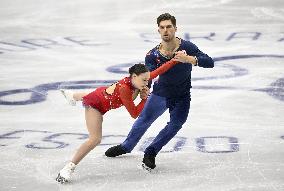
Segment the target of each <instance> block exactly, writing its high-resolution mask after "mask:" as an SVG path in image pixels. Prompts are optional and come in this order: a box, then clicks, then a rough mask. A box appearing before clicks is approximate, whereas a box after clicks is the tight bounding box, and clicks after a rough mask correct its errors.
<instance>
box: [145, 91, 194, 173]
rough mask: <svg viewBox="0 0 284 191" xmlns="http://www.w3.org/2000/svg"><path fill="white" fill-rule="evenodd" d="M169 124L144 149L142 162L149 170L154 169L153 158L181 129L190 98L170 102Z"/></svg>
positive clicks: (186, 114) (186, 115)
mask: <svg viewBox="0 0 284 191" xmlns="http://www.w3.org/2000/svg"><path fill="white" fill-rule="evenodd" d="M168 104H169V109H170V122H168V124H167V125H166V127H165V128H164V129H162V130H161V131H160V133H159V134H158V135H157V137H156V138H155V139H154V140H153V142H152V143H151V144H150V145H149V146H148V147H147V148H146V150H145V155H144V159H143V162H144V163H145V164H146V165H147V162H148V165H147V166H149V167H150V168H152V169H153V168H155V167H156V165H155V156H156V155H157V154H158V152H159V151H160V150H161V149H162V147H163V146H165V145H166V144H167V143H168V142H169V141H170V140H171V139H172V138H173V137H174V136H175V135H176V134H177V132H178V131H179V130H180V129H181V128H182V125H183V124H184V123H185V122H186V119H187V117H188V112H189V108H190V97H185V98H181V99H179V100H176V101H170V103H168Z"/></svg>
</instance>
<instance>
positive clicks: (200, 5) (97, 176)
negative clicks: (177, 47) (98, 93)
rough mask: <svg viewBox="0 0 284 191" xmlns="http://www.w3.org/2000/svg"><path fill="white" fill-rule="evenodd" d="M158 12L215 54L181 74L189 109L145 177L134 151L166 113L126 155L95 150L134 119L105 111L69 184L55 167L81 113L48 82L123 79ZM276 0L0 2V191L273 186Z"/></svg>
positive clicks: (72, 140) (280, 101)
mask: <svg viewBox="0 0 284 191" xmlns="http://www.w3.org/2000/svg"><path fill="white" fill-rule="evenodd" d="M164 12H169V13H171V14H173V15H175V16H176V19H177V28H178V32H177V36H179V37H181V38H183V39H186V40H190V41H192V42H193V43H195V44H196V45H197V46H198V47H199V48H200V49H201V50H203V51H204V52H206V53H207V54H209V55H210V56H211V57H212V58H214V60H215V67H214V68H213V69H204V68H198V67H195V68H194V69H193V71H192V85H193V88H192V90H191V92H192V102H191V110H190V115H189V118H188V120H187V122H186V123H185V125H184V126H183V128H182V130H181V131H180V132H179V133H178V135H177V136H176V137H175V138H174V139H173V140H172V141H171V142H170V143H169V144H168V145H167V146H166V147H164V148H163V150H162V152H161V153H160V154H159V155H158V156H157V158H156V163H157V168H156V170H155V172H153V173H151V174H149V173H145V172H143V171H141V170H140V169H138V168H137V166H138V165H139V164H140V163H141V161H142V158H143V152H142V151H143V148H145V145H147V144H149V142H150V141H151V139H152V138H153V137H155V136H156V135H157V134H158V132H159V131H160V130H161V129H162V128H163V127H164V126H165V125H166V123H167V121H168V119H169V116H168V112H166V113H165V114H164V115H163V116H161V117H160V118H159V119H158V120H157V121H156V122H155V123H154V124H153V125H152V126H151V127H150V128H149V130H148V131H147V133H146V134H145V135H144V136H143V138H142V139H141V141H140V142H139V143H138V145H137V146H136V148H135V150H134V151H133V152H132V153H131V154H128V155H125V156H123V157H118V158H114V159H109V158H106V157H104V152H105V151H106V149H107V148H109V147H110V146H112V145H116V144H118V143H121V142H122V141H123V140H124V139H125V137H126V136H127V134H128V132H129V130H130V129H131V126H132V124H133V122H134V120H133V119H131V117H130V115H129V114H128V113H127V111H126V109H125V108H120V109H117V110H113V111H110V112H109V113H107V114H106V115H105V117H104V122H103V136H104V137H103V140H102V143H101V145H99V146H98V147H97V148H95V149H94V150H93V151H92V152H91V153H90V154H89V155H88V156H87V157H86V158H84V160H83V161H82V162H81V163H80V164H79V166H78V168H77V169H76V171H75V175H74V178H73V180H72V181H71V182H70V183H69V184H66V185H60V184H58V183H57V182H55V177H56V176H57V173H58V171H59V170H60V169H61V168H62V167H63V165H65V163H66V162H67V161H68V160H70V159H71V157H72V156H73V154H74V152H75V150H76V149H77V148H78V146H79V145H80V144H81V143H82V142H83V141H84V140H85V139H86V138H87V130H86V127H85V122H84V108H83V107H82V106H81V105H80V104H78V105H77V106H75V107H72V106H69V105H67V103H66V102H65V99H64V98H63V96H62V95H61V94H60V92H59V91H58V89H59V88H65V89H73V90H74V91H89V90H93V89H95V88H96V87H98V86H101V85H107V84H110V83H112V82H114V81H116V80H119V79H121V78H123V77H124V76H127V69H128V67H129V66H131V65H133V64H135V63H138V62H143V61H144V56H145V54H146V53H147V52H148V51H149V50H150V49H151V48H153V47H154V46H155V45H156V44H158V43H159V42H160V40H159V34H158V32H157V25H156V18H157V16H158V15H160V14H162V13H164ZM283 116H284V2H283V0H272V1H269V0H258V1H255V0H246V1H242V0H215V1H209V0H191V1H189V0H188V1H186V0H178V1H174V0H168V1H166V0H164V1H162V0H157V1H150V0H143V1H142V0H137V1H132V0H121V1H115V0H107V1H94V0H84V1H79V0H69V1H57V0H45V1H43V0H25V1H23V0H14V1H10V0H1V1H0V150H1V151H0V161H1V162H0V177H1V178H0V190H1V191H14V190H17V191H18V190H23V191H35V190H41V191H49V190H52V191H54V190H63V191H65V190H66V191H69V190H76V191H77V190H80V191H85V190H92V191H95V190H96V191H99V190H103V191H106V190H110V191H116V190H121V191H128V190H129V191H130V190H131V191H134V190H136V191H142V190H143V191H144V190H145V191H146V190H147V191H148V190H151V191H152V190H153V191H156V190H162V191H167V190H169V191H172V190H188V191H283V190H284V117H283Z"/></svg>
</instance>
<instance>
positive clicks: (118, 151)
mask: <svg viewBox="0 0 284 191" xmlns="http://www.w3.org/2000/svg"><path fill="white" fill-rule="evenodd" d="M123 154H126V152H125V151H124V150H123V148H122V147H121V145H116V146H113V147H111V148H109V149H108V150H107V151H106V152H105V155H106V156H107V157H117V156H120V155H123Z"/></svg>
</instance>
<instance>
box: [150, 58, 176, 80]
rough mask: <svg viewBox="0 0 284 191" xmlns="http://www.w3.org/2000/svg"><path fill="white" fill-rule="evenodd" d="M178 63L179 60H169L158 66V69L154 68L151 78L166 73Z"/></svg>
mask: <svg viewBox="0 0 284 191" xmlns="http://www.w3.org/2000/svg"><path fill="white" fill-rule="evenodd" d="M177 63H178V62H177V61H174V60H170V61H168V62H165V63H164V64H163V65H162V66H160V67H159V68H157V69H156V70H154V71H152V72H151V73H150V79H154V78H156V77H157V76H159V75H161V74H163V73H165V72H166V71H168V70H169V69H170V68H171V67H173V66H174V65H176V64H177Z"/></svg>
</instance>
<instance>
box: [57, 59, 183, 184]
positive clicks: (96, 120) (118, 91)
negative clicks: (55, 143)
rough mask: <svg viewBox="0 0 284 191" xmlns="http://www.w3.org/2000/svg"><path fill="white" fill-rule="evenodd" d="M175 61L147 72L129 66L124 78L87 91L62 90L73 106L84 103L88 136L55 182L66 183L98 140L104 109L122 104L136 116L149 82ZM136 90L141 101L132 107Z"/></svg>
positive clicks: (141, 107) (143, 67)
mask: <svg viewBox="0 0 284 191" xmlns="http://www.w3.org/2000/svg"><path fill="white" fill-rule="evenodd" d="M177 63H178V62H177V61H174V60H170V61H168V62H166V63H164V64H163V65H162V66H160V67H159V68H157V69H156V70H154V71H152V72H149V70H148V69H147V68H146V66H145V65H144V64H135V65H134V66H132V67H130V68H129V73H130V76H129V77H125V78H123V79H122V80H120V81H118V82H117V83H115V84H112V85H111V86H109V87H99V88H97V89H96V90H95V91H93V92H91V93H89V94H88V93H73V92H72V91H70V90H61V91H62V93H63V95H64V96H65V98H66V99H67V101H68V102H69V103H70V104H71V105H75V104H76V101H82V103H83V105H84V106H85V120H86V125H87V129H88V132H89V138H88V140H87V141H86V142H84V143H83V144H82V145H81V146H80V147H79V149H78V150H77V152H76V153H75V155H74V157H73V159H72V160H71V161H70V162H69V163H67V164H66V165H65V166H64V168H63V169H62V170H60V172H59V174H58V176H57V178H56V181H58V182H60V183H65V182H68V181H69V180H70V178H71V175H72V173H73V172H74V170H75V167H76V165H77V164H78V163H79V162H80V161H81V160H82V159H83V158H84V157H85V156H86V155H87V154H88V153H89V152H90V151H91V150H92V149H94V148H95V147H96V146H97V145H98V144H99V143H100V142H101V139H102V122H103V115H104V114H105V113H106V112H107V111H109V110H111V109H116V108H119V107H121V106H122V105H124V106H125V107H126V109H127V111H128V112H129V114H130V115H131V117H133V118H137V117H138V115H139V114H140V112H141V111H142V109H143V107H144V104H145V102H146V100H147V97H148V94H149V88H148V87H147V85H148V81H149V80H150V79H154V78H156V77H157V76H158V75H160V74H163V73H164V72H166V71H167V70H169V69H170V68H171V67H172V66H174V65H175V64H177ZM139 93H140V98H141V99H142V100H141V102H140V103H139V104H138V105H137V106H135V104H134V102H133V100H134V99H135V98H136V97H137V96H138V94H139Z"/></svg>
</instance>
